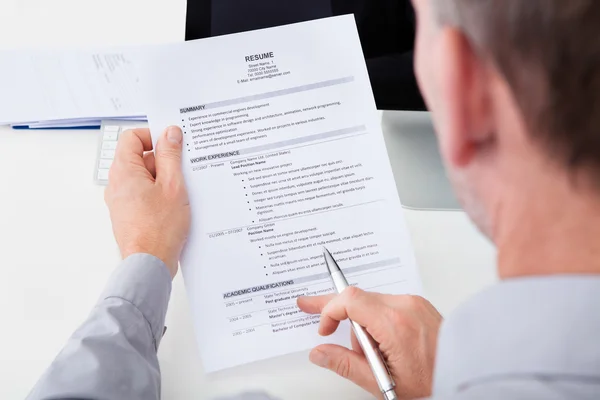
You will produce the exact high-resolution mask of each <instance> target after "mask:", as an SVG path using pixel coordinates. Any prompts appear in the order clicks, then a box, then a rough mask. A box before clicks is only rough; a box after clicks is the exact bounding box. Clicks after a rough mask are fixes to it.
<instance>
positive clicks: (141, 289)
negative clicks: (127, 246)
mask: <svg viewBox="0 0 600 400" xmlns="http://www.w3.org/2000/svg"><path fill="white" fill-rule="evenodd" d="M171 285H172V282H171V274H170V273H169V270H168V268H167V266H166V265H165V263H163V262H162V261H161V260H159V259H158V258H156V257H154V256H152V255H150V254H133V255H131V256H129V257H127V258H126V259H125V260H123V261H122V262H121V265H119V267H118V268H117V269H116V270H115V271H114V272H113V274H112V276H111V277H110V279H109V281H108V284H107V285H106V288H105V289H104V292H103V293H102V296H101V298H100V301H103V300H106V299H109V298H120V299H123V300H125V301H128V302H129V303H131V304H133V305H134V306H135V307H136V308H137V309H138V310H140V312H141V313H142V315H143V316H144V318H145V319H146V321H147V322H148V323H149V325H150V329H151V330H152V336H153V337H154V341H155V344H156V348H158V345H159V343H160V339H161V338H162V335H163V331H164V324H165V317H166V314H167V307H168V305H169V298H170V297H171Z"/></svg>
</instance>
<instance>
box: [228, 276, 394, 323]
mask: <svg viewBox="0 0 600 400" xmlns="http://www.w3.org/2000/svg"><path fill="white" fill-rule="evenodd" d="M391 269H394V268H385V269H380V270H379V271H377V273H380V272H385V271H389V270H391ZM369 274H370V273H369V272H367V273H363V274H356V275H352V278H357V277H359V276H364V275H369ZM323 281H324V282H323V283H327V282H329V283H331V280H329V279H327V280H325V279H323ZM401 282H406V279H403V280H400V281H396V282H388V283H384V284H382V285H377V286H373V287H370V288H369V289H375V288H378V287H382V286H389V285H394V284H396V283H401ZM331 289H332V290H333V286H332V287H331ZM280 293H282V292H280ZM269 294H273V295H276V294H279V293H275V292H274V293H269ZM264 295H265V294H264V293H263V294H260V295H256V296H252V297H259V296H264ZM249 298H250V297H247V298H246V300H247V299H249ZM242 300H243V299H240V300H239V301H242ZM294 304H295V303H282V304H280V305H277V306H270V307H267V308H263V309H261V310H254V311H247V312H245V313H241V314H236V315H231V316H228V317H225V318H228V319H231V318H237V317H241V316H243V315H248V314H254V313H258V312H263V311H268V310H275V309H276V308H285V307H291V306H293V305H294Z"/></svg>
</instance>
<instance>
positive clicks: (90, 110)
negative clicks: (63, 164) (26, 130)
mask: <svg viewBox="0 0 600 400" xmlns="http://www.w3.org/2000/svg"><path fill="white" fill-rule="evenodd" d="M138 51H140V49H139V48H134V47H132V48H127V49H104V50H95V51H94V50H52V51H51V50H11V51H2V52H0V87H1V88H2V96H0V124H7V123H13V124H14V123H28V122H38V121H56V120H77V119H79V120H93V119H96V120H98V119H102V118H107V117H110V118H115V117H126V116H144V115H145V113H143V112H142V108H143V106H142V105H141V104H140V103H141V98H140V96H139V93H140V88H139V78H138V75H137V71H136V67H135V61H134V60H135V58H136V54H137V52H138Z"/></svg>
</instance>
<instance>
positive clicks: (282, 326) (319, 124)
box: [140, 16, 420, 371]
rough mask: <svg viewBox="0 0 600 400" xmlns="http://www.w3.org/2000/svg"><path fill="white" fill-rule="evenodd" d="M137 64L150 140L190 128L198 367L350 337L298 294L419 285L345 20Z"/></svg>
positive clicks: (188, 269) (187, 164) (234, 39)
mask: <svg viewBox="0 0 600 400" xmlns="http://www.w3.org/2000/svg"><path fill="white" fill-rule="evenodd" d="M141 66H142V67H141V68H140V73H141V77H142V83H143V84H142V86H143V87H144V92H145V97H146V98H147V100H148V104H147V111H148V117H149V122H150V126H151V130H152V133H153V135H154V139H155V140H156V139H157V135H158V134H160V133H161V132H162V131H163V129H164V128H165V127H167V126H169V125H172V124H177V125H180V126H182V127H183V130H184V132H185V144H184V160H183V168H184V175H185V180H186V183H187V186H188V190H189V195H190V201H191V205H192V229H191V233H190V236H189V239H188V242H187V246H186V248H185V250H184V254H183V257H182V270H183V274H184V279H185V283H186V287H187V292H188V296H189V299H190V302H191V308H192V312H193V319H194V323H195V326H196V333H197V339H198V343H199V346H200V350H201V356H202V359H203V362H204V365H205V368H206V370H207V371H215V370H219V369H223V368H227V367H231V366H235V365H238V364H242V363H247V362H252V361H255V360H259V359H264V358H268V357H273V356H278V355H283V354H286V353H290V352H295V351H300V350H304V349H307V348H310V347H312V346H315V345H317V344H320V343H324V342H331V341H334V342H337V343H345V344H347V343H348V342H349V332H348V327H347V326H344V327H343V329H342V330H341V331H339V332H338V333H337V334H336V335H335V336H333V337H330V338H325V339H324V338H321V337H319V335H318V334H317V324H318V322H319V317H318V316H309V315H305V314H302V313H300V312H299V310H298V308H297V307H296V298H297V297H298V296H300V295H316V294H325V293H329V292H331V291H332V285H331V282H330V280H329V278H328V275H327V274H326V269H325V265H324V262H323V256H322V246H323V245H326V246H327V247H328V248H329V249H330V250H331V251H332V252H333V254H334V256H335V257H336V258H337V259H338V260H339V262H340V265H341V267H342V268H343V269H344V270H345V272H346V274H347V276H348V279H349V281H350V283H351V284H356V285H358V286H360V287H361V288H364V289H367V290H373V291H378V292H385V293H398V294H399V293H419V292H420V281H419V278H418V274H417V268H416V263H415V259H414V256H413V252H412V248H411V245H410V239H409V234H408V231H407V227H406V224H405V221H404V218H403V215H402V210H401V206H400V201H399V199H398V194H397V192H396V187H395V184H394V179H393V176H392V171H391V167H390V164H389V160H388V157H387V153H386V149H385V144H384V140H383V134H382V131H381V126H380V120H379V119H378V116H377V112H376V109H375V102H374V99H373V95H372V92H371V88H370V83H369V77H368V74H367V69H366V66H365V62H364V58H363V56H362V52H361V46H360V43H359V38H358V34H357V30H356V25H355V22H354V19H353V17H351V16H346V17H338V18H331V19H325V20H319V21H313V22H307V23H303V24H296V25H290V26H285V27H279V28H274V29H268V30H262V31H255V32H250V33H244V34H237V35H232V36H222V37H217V38H212V39H206V40H200V41H194V42H186V43H181V44H173V45H168V46H162V47H158V48H157V49H156V50H154V51H151V52H150V53H148V55H147V58H146V60H145V61H144V62H143V63H142V64H141Z"/></svg>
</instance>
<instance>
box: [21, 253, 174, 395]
mask: <svg viewBox="0 0 600 400" xmlns="http://www.w3.org/2000/svg"><path fill="white" fill-rule="evenodd" d="M170 295H171V276H170V274H169V271H168V269H167V267H166V266H165V265H164V263H163V262H162V261H160V260H159V259H158V258H156V257H154V256H151V255H148V254H135V255H132V256H130V257H128V258H127V259H125V260H124V261H123V262H122V264H121V265H120V266H119V267H118V268H117V269H116V271H115V272H114V273H113V275H112V277H111V278H110V280H109V282H108V284H107V286H106V288H105V290H104V293H103V294H102V296H101V297H100V300H99V301H98V304H96V306H95V307H94V309H93V310H92V312H91V314H90V315H89V317H88V318H87V320H86V321H85V322H84V323H83V325H82V326H81V327H80V328H79V329H78V330H77V331H76V332H75V333H74V334H73V336H71V338H70V339H69V340H68V342H67V344H66V345H65V347H64V349H63V350H62V351H61V352H60V354H59V355H58V356H57V357H56V359H55V360H54V362H53V363H52V364H51V365H50V367H49V368H48V370H47V371H46V372H45V373H44V375H43V376H42V378H41V379H40V380H39V382H38V383H37V384H36V386H35V387H34V388H33V390H32V392H31V393H30V394H29V396H28V399H30V400H46V399H48V400H49V399H54V400H57V399H111V400H113V399H114V400H118V399H123V400H125V399H127V400H136V399H159V398H160V369H159V366H158V358H157V355H156V351H157V349H158V345H159V343H160V340H161V338H162V334H163V330H164V321H165V315H166V313H167V306H168V303H169V297H170Z"/></svg>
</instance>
